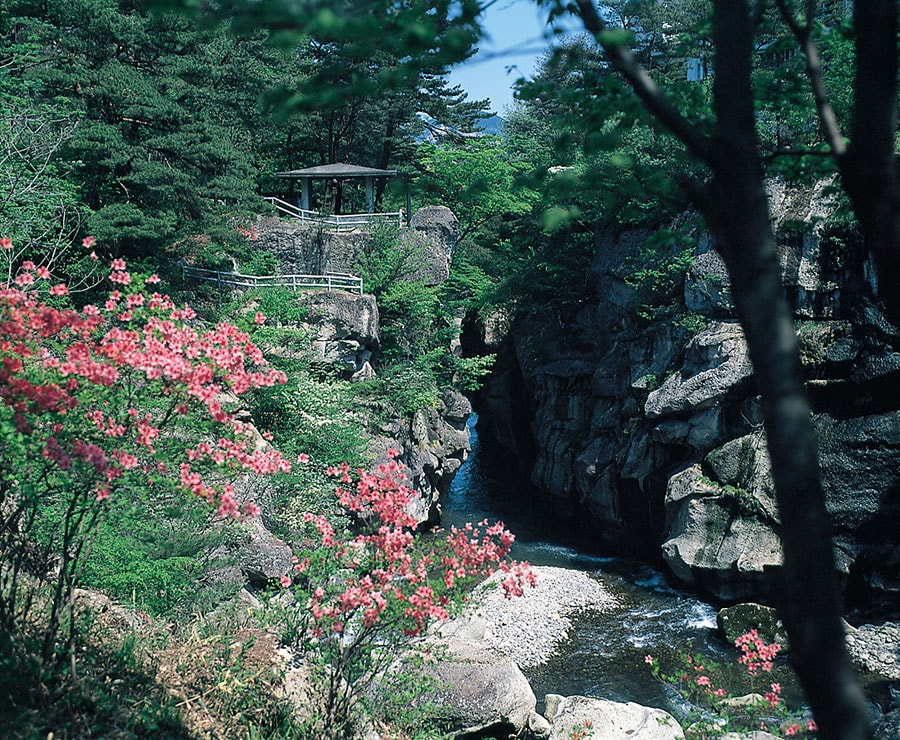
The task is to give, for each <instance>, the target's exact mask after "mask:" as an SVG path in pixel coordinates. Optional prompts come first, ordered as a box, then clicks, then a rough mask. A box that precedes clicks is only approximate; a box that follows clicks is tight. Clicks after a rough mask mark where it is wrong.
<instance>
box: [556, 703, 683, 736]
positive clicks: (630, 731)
mask: <svg viewBox="0 0 900 740" xmlns="http://www.w3.org/2000/svg"><path fill="white" fill-rule="evenodd" d="M550 721H551V727H552V730H551V732H550V740H570V739H571V738H572V737H574V736H575V733H576V732H579V731H581V732H583V733H584V734H583V735H582V737H585V738H591V740H622V738H629V740H676V739H679V738H684V730H682V729H681V725H679V724H678V722H677V721H676V720H675V718H674V717H673V716H672V715H671V714H669V713H668V712H664V711H663V710H662V709H654V708H652V707H644V706H641V705H640V704H635V703H633V702H627V703H623V702H615V701H608V700H606V699H594V698H591V697H586V696H568V697H566V698H564V699H563V700H562V701H560V702H559V704H558V706H557V708H556V713H555V714H554V716H553V717H552V718H550Z"/></svg>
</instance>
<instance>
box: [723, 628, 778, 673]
mask: <svg viewBox="0 0 900 740" xmlns="http://www.w3.org/2000/svg"><path fill="white" fill-rule="evenodd" d="M734 646H735V647H737V648H739V649H740V650H741V653H742V655H741V657H739V658H738V663H741V664H742V665H745V666H747V672H748V673H749V674H750V675H751V676H755V675H756V674H757V673H759V672H760V671H763V672H764V673H770V672H771V670H772V661H773V660H775V656H776V655H778V653H779V651H780V650H781V645H779V644H778V643H777V642H773V643H772V644H771V645H768V644H766V641H765V640H763V639H762V638H761V637H760V636H759V634H758V633H757V631H756V630H755V629H752V630H750V631H749V632H747V633H746V634H744V635H741V636H740V637H738V638H737V639H736V640H735V641H734Z"/></svg>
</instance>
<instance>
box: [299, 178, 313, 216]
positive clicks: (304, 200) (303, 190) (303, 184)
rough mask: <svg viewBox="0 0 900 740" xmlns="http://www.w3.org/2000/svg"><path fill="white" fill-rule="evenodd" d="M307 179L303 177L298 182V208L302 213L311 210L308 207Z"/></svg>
mask: <svg viewBox="0 0 900 740" xmlns="http://www.w3.org/2000/svg"><path fill="white" fill-rule="evenodd" d="M309 184H310V183H309V179H308V178H306V177H304V178H303V179H302V180H300V208H301V209H303V210H304V211H309V210H311V209H310V207H309Z"/></svg>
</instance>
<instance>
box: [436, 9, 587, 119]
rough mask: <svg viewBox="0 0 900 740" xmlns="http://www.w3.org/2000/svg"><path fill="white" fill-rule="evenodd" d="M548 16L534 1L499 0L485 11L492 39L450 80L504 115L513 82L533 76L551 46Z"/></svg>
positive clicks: (485, 23)
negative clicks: (487, 102) (486, 99)
mask: <svg viewBox="0 0 900 740" xmlns="http://www.w3.org/2000/svg"><path fill="white" fill-rule="evenodd" d="M546 18H547V13H546V11H545V10H540V9H538V7H537V4H536V3H535V2H534V0H496V1H495V2H494V3H493V4H491V5H490V7H489V8H488V9H487V10H486V11H485V16H484V28H485V30H486V31H487V34H488V38H485V39H483V40H482V42H481V44H480V45H479V51H478V53H477V54H476V55H475V56H474V57H472V58H471V59H469V61H467V62H466V63H465V64H463V65H460V66H458V67H456V68H455V69H453V70H452V71H451V72H450V82H451V83H453V84H455V85H460V86H461V87H462V88H463V90H465V91H466V92H468V93H469V98H471V99H473V100H479V99H482V98H490V100H491V103H492V109H493V111H494V112H495V113H499V114H501V115H502V114H503V111H504V109H505V108H506V107H507V106H508V105H510V104H511V103H512V100H513V94H512V86H513V83H514V82H515V81H516V80H517V79H519V78H520V77H530V76H531V75H532V74H533V73H534V68H535V64H536V62H537V60H538V59H539V58H540V56H541V55H542V54H543V53H544V52H546V51H547V49H549V48H550V44H551V41H552V35H551V34H550V33H549V31H548V28H547V25H546ZM570 27H573V28H574V27H575V26H574V25H573V24H570Z"/></svg>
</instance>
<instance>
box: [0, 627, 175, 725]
mask: <svg viewBox="0 0 900 740" xmlns="http://www.w3.org/2000/svg"><path fill="white" fill-rule="evenodd" d="M79 619H80V621H79V627H78V629H79V632H80V633H81V634H83V635H84V638H85V646H84V647H85V649H84V650H83V651H82V653H81V654H80V655H79V661H78V674H77V676H76V675H73V673H72V671H71V665H70V664H69V663H66V664H64V665H62V666H60V667H59V668H56V669H54V670H52V671H47V670H42V669H41V668H40V667H39V666H37V665H26V666H25V667H24V668H23V666H22V664H21V663H17V662H14V661H12V660H11V659H10V657H9V655H8V653H7V652H6V650H5V646H4V645H3V641H2V640H0V693H2V696H3V698H4V701H3V702H0V726H2V727H3V728H4V731H5V737H7V738H9V739H10V740H32V738H38V737H40V738H46V737H49V736H51V735H52V736H57V735H58V734H62V735H63V736H66V737H73V738H74V737H115V738H121V739H122V740H131V739H132V738H142V737H151V736H152V737H166V738H172V740H188V739H189V738H191V737H193V735H192V734H191V733H190V732H189V731H188V729H187V728H186V727H185V726H184V724H183V722H182V720H181V718H180V717H179V712H178V709H177V707H176V706H175V704H176V701H175V699H174V697H172V696H171V695H170V694H168V692H166V691H165V689H164V688H162V687H161V686H160V685H159V684H158V683H157V681H156V680H155V671H154V670H153V668H151V667H150V666H148V665H147V664H146V661H145V660H144V656H145V655H146V654H147V651H148V650H149V649H151V648H152V647H154V645H153V644H152V643H151V641H150V640H147V639H143V638H140V637H138V636H137V635H136V633H134V632H128V631H126V632H124V633H120V632H118V631H116V630H113V629H110V628H109V627H108V626H104V625H101V624H98V623H97V618H96V617H95V616H94V615H92V614H90V613H89V612H83V613H82V614H81V615H80V617H79Z"/></svg>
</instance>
